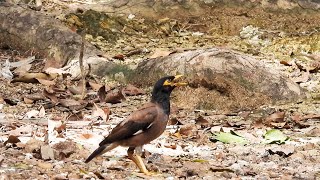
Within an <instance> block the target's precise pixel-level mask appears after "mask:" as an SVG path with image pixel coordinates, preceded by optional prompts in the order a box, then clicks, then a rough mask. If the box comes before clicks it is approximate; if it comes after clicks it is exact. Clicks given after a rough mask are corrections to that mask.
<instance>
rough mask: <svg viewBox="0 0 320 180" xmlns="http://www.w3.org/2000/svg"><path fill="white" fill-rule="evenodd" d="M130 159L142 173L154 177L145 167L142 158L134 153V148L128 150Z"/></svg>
mask: <svg viewBox="0 0 320 180" xmlns="http://www.w3.org/2000/svg"><path fill="white" fill-rule="evenodd" d="M128 157H129V159H131V160H132V161H133V162H134V163H135V164H136V165H137V166H138V168H139V169H140V171H141V172H142V173H144V174H145V175H148V176H150V175H153V173H151V172H149V171H148V170H147V168H146V166H145V165H144V163H143V161H142V158H141V156H140V155H137V154H135V153H134V148H131V147H130V148H129V149H128Z"/></svg>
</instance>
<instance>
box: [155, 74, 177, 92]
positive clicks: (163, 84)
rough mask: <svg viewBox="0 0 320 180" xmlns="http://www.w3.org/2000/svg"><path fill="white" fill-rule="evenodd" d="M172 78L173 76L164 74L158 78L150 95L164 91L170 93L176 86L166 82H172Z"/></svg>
mask: <svg viewBox="0 0 320 180" xmlns="http://www.w3.org/2000/svg"><path fill="white" fill-rule="evenodd" d="M173 80H174V76H166V77H163V78H161V79H159V80H158V81H157V82H156V84H155V85H154V87H153V92H152V95H156V94H159V93H161V94H162V93H165V94H169V95H170V93H171V92H172V90H173V89H174V88H175V87H176V86H174V85H171V84H170V83H168V82H172V81H173Z"/></svg>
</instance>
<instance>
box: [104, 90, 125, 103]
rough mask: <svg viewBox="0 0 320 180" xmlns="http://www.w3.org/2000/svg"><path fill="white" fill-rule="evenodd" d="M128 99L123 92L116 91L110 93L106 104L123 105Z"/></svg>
mask: <svg viewBox="0 0 320 180" xmlns="http://www.w3.org/2000/svg"><path fill="white" fill-rule="evenodd" d="M125 99H126V98H125V97H124V95H123V93H122V91H119V90H115V91H109V92H108V94H107V95H106V99H105V102H106V103H112V104H116V103H121V102H122V101H123V100H125Z"/></svg>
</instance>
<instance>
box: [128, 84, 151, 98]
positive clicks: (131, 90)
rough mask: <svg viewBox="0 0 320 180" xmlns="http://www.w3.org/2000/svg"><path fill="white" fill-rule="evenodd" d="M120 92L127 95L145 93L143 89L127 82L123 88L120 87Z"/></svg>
mask: <svg viewBox="0 0 320 180" xmlns="http://www.w3.org/2000/svg"><path fill="white" fill-rule="evenodd" d="M122 92H123V94H125V95H128V96H137V95H142V94H145V93H146V92H145V91H144V90H142V89H139V88H137V87H135V86H133V85H131V84H128V85H127V86H126V87H125V88H124V89H122Z"/></svg>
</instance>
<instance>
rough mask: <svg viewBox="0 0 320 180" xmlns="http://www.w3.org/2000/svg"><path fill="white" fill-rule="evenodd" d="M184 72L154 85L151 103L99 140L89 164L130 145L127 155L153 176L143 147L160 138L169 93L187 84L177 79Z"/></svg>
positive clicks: (165, 118) (166, 119)
mask: <svg viewBox="0 0 320 180" xmlns="http://www.w3.org/2000/svg"><path fill="white" fill-rule="evenodd" d="M181 77H182V75H176V76H167V77H163V78H161V79H159V80H158V81H157V82H156V84H155V85H154V88H153V91H152V97H151V102H149V103H147V104H145V105H144V106H142V107H141V108H140V109H138V110H137V111H135V112H133V113H132V114H131V115H130V116H129V117H127V118H126V119H125V120H123V121H122V122H120V123H119V124H118V125H117V126H116V127H115V128H114V129H113V130H112V131H111V133H110V134H109V135H108V136H107V137H106V138H105V139H104V140H103V141H101V142H100V144H99V147H98V148H97V149H96V150H95V151H94V152H93V153H92V154H91V155H90V156H89V157H88V158H87V160H86V161H85V162H86V163H88V162H90V161H91V160H92V159H93V158H94V157H96V156H98V155H102V154H104V153H105V152H107V151H110V150H112V149H114V148H116V147H117V146H125V147H129V149H128V157H129V159H131V160H132V161H133V162H134V163H135V164H136V165H137V166H138V168H139V169H140V171H141V172H143V173H144V174H146V175H151V173H150V172H149V171H148V170H147V168H146V166H145V165H144V163H143V161H142V159H141V153H142V146H143V145H144V144H147V143H149V142H151V141H152V140H154V139H156V138H157V137H159V136H160V135H161V134H162V133H163V132H164V130H165V129H166V125H167V122H168V119H169V114H170V94H171V92H172V90H173V89H174V88H175V87H178V86H184V85H186V84H187V83H182V82H177V80H178V79H180V78H181Z"/></svg>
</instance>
